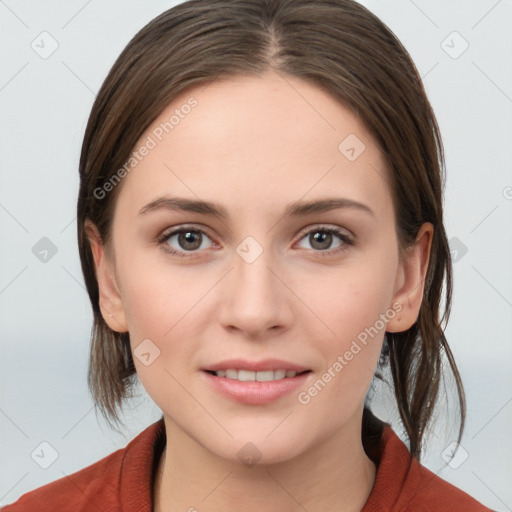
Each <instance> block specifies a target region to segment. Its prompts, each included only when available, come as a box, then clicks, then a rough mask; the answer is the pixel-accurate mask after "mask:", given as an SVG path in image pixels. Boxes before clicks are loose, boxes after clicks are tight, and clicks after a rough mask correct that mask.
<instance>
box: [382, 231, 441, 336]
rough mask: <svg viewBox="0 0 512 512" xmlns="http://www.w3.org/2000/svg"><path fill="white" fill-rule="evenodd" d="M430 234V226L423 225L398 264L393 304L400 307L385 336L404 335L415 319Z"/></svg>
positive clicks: (422, 284)
mask: <svg viewBox="0 0 512 512" xmlns="http://www.w3.org/2000/svg"><path fill="white" fill-rule="evenodd" d="M433 232H434V228H433V226H432V224H431V223H430V222H425V223H424V224H423V225H422V226H421V228H420V229H419V231H418V235H417V236H416V241H415V243H414V245H412V246H410V247H408V248H407V249H406V251H405V254H404V256H403V258H402V261H400V264H399V265H400V268H399V269H398V272H397V279H396V282H395V294H394V296H393V301H392V304H394V303H400V304H401V309H400V312H399V313H397V315H396V316H395V317H394V318H392V319H391V320H389V322H388V324H387V326H386V331H387V332H403V331H406V330H407V329H409V328H410V327H411V326H412V325H413V324H414V323H415V322H416V320H417V319H418V314H419V311H420V308H421V303H422V300H423V291H424V288H425V277H426V274H427V269H428V262H429V260H430V248H431V246H432V237H433Z"/></svg>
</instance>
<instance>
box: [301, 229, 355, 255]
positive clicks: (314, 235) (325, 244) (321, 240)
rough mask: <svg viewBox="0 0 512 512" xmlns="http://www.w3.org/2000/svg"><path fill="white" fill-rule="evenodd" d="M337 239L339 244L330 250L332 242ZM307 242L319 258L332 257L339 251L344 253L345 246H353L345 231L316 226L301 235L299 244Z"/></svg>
mask: <svg viewBox="0 0 512 512" xmlns="http://www.w3.org/2000/svg"><path fill="white" fill-rule="evenodd" d="M336 238H338V239H339V240H340V241H341V242H340V243H338V244H337V245H336V246H335V247H334V248H332V244H333V241H334V242H335V241H336ZM303 240H304V241H306V242H308V243H309V244H310V245H311V247H312V248H313V250H314V251H315V252H319V253H320V254H319V255H321V256H332V255H333V254H334V255H335V254H337V253H338V252H340V251H346V250H347V246H350V245H354V240H353V239H352V237H351V236H350V235H349V234H348V233H347V232H345V231H343V230H341V229H338V228H329V227H326V226H317V227H315V228H313V229H309V230H308V231H306V232H305V233H302V237H301V242H302V241H303Z"/></svg>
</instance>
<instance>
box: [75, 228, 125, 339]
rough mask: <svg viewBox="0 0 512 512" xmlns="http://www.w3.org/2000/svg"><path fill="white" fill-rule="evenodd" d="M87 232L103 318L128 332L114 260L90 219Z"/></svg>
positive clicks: (111, 325)
mask: <svg viewBox="0 0 512 512" xmlns="http://www.w3.org/2000/svg"><path fill="white" fill-rule="evenodd" d="M85 232H86V233H87V239H88V240H89V244H90V248H91V252H92V255H93V258H94V267H95V272H96V279H97V281H98V289H99V306H100V310H101V314H102V316H103V319H104V320H105V322H106V323H107V325H108V326H109V327H110V329H112V330H113V331H116V332H128V326H127V322H126V314H125V311H124V307H123V302H122V299H121V294H120V292H119V288H118V286H117V283H116V278H115V275H114V272H113V268H112V262H111V261H110V258H109V256H108V254H107V251H106V250H105V246H104V245H103V241H102V240H101V236H100V234H99V232H98V228H97V227H96V226H95V225H94V224H93V223H92V222H91V221H90V220H89V219H87V220H86V221H85Z"/></svg>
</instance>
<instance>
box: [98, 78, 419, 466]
mask: <svg viewBox="0 0 512 512" xmlns="http://www.w3.org/2000/svg"><path fill="white" fill-rule="evenodd" d="M187 105H188V107H187ZM173 115H174V117H171V116H173ZM143 146H145V147H146V150H144V149H142V148H143ZM136 149H137V150H138V153H137V155H138V156H137V155H136V158H137V163H136V165H134V166H133V168H132V169H131V170H130V172H129V173H127V175H126V176H125V177H124V178H123V180H122V183H121V185H118V186H121V187H122V188H121V190H120V195H119V197H118V200H117V203H116V208H115V214H114V219H113V237H112V240H111V242H112V246H111V247H112V249H113V254H112V260H111V262H110V263H111V265H112V267H111V268H112V269H113V270H112V275H111V277H109V278H101V279H100V289H101V290H102V291H101V300H100V303H101V307H102V312H103V315H104V317H105V319H106V321H107V322H108V323H109V325H110V326H111V327H112V328H113V329H114V330H117V331H121V332H122V331H129V333H130V340H131V344H132V350H133V352H134V361H135V365H136V369H137V373H138V376H139V378H140V381H141V382H142V384H143V386H144V387H145V389H146V390H147V392H148V394H149V395H150V396H151V398H152V399H153V400H154V401H155V402H156V404H157V405H158V406H159V407H160V408H161V410H162V411H163V413H164V415H165V419H166V425H167V428H168V429H171V431H172V432H174V433H175V435H176V439H186V440H188V441H192V442H193V443H194V444H195V443H197V444H195V445H196V446H198V447H199V448H200V449H206V450H208V451H209V452H210V453H214V454H216V455H219V456H221V457H223V458H226V459H231V460H233V461H236V460H237V459H241V457H246V456H249V457H251V456H252V457H253V459H254V458H256V459H257V458H260V457H261V458H260V462H276V461H282V460H286V459H291V458H293V457H295V456H298V455H300V454H301V453H304V452H305V451H306V450H307V449H308V448H310V447H313V446H315V445H317V446H318V445H319V444H321V443H323V442H325V441H327V440H328V439H332V438H333V436H335V435H336V434H337V433H339V432H342V431H345V432H348V431H349V430H350V431H351V432H352V433H354V432H356V431H357V432H360V428H361V423H360V422H361V413H362V407H363V403H364V398H365V395H366V392H367V390H368V387H369V385H370V382H371V380H372V377H373V374H374V370H375V367H376V364H377V361H378V357H379V354H380V351H381V346H382V341H383V337H384V333H385V330H386V328H385V322H386V321H390V320H391V319H393V320H392V321H393V322H396V321H397V317H398V316H399V314H398V313H397V311H398V310H399V309H400V308H401V307H402V306H401V305H400V304H397V303H396V301H397V300H399V299H400V297H402V296H400V293H402V294H403V292H404V287H405V285H404V283H405V281H404V276H405V274H404V272H403V271H402V270H403V268H402V263H401V262H400V260H399V255H398V241H397V236H396V231H395V217H394V211H393V204H392V198H391V191H390V188H389V185H388V182H387V177H386V176H387V172H388V171H387V169H386V167H385V161H384V159H383V157H382V154H381V152H380V150H379V149H378V147H377V145H376V143H375V141H374V139H373V138H372V136H371V135H370V134H369V132H368V131H367V130H366V129H365V127H364V126H363V124H362V123H361V122H359V121H358V119H357V118H356V117H355V116H354V115H353V114H352V113H351V112H350V111H349V110H348V109H346V108H344V107H343V106H342V105H341V104H339V103H338V102H337V101H336V100H335V99H333V98H332V97H330V96H329V95H327V94H326V93H324V92H323V91H322V90H321V89H319V88H317V87H316V86H313V85H311V84H308V83H306V82H303V81H301V80H298V79H294V78H290V77H286V79H284V78H283V77H281V76H279V75H277V74H272V73H269V74H265V75H263V76H261V77H236V78H231V79H229V80H222V81H217V82H214V83H212V84H210V85H209V86H207V87H205V86H204V85H203V86H200V87H197V88H194V89H190V90H188V91H186V92H185V93H182V94H181V96H179V97H178V98H177V99H176V100H175V101H173V102H172V104H170V105H169V106H168V108H167V109H166V110H165V111H164V112H162V114H161V115H160V117H159V118H158V119H157V120H156V121H155V122H154V123H153V125H152V126H151V127H150V128H149V129H148V130H147V131H146V133H145V134H144V135H143V136H142V137H141V138H140V140H139V142H138V144H137V147H136ZM132 163H133V161H132ZM165 201H168V202H167V203H166V202H165ZM329 201H331V203H329ZM200 202H205V203H208V205H206V206H205V205H202V206H201V205H199V203H200ZM180 203H181V204H182V208H179V204H180ZM148 205H153V206H148ZM166 205H167V206H166ZM187 205H188V206H187ZM183 206H185V207H183ZM333 206H335V207H333ZM214 210H215V212H220V213H221V214H222V215H218V214H216V213H213V212H214ZM178 230H182V231H181V232H178ZM336 231H337V232H338V233H336ZM187 233H188V235H187ZM167 235H169V236H167ZM165 238H167V239H165ZM104 263H106V264H108V262H107V261H104ZM103 268H107V267H106V266H104V267H103ZM102 275H103V274H102ZM104 275H108V273H106V274H104ZM109 279H111V281H109ZM402 302H403V301H402ZM109 314H112V315H113V316H112V317H109ZM402 315H403V312H402ZM407 327H409V325H406V326H404V328H407ZM388 330H392V329H389V328H388ZM233 360H238V361H233ZM214 369H217V370H219V369H220V370H222V369H224V370H226V369H231V370H238V369H245V370H249V371H248V372H247V371H246V372H240V373H237V372H235V373H233V372H228V375H227V376H226V377H223V376H222V375H223V374H222V371H221V373H219V374H217V375H213V374H211V373H208V370H210V371H212V370H214ZM251 369H252V370H253V371H258V373H252V372H251ZM293 369H295V371H297V372H299V371H301V370H309V371H308V372H306V373H304V374H302V375H298V376H295V377H291V376H288V377H286V376H285V377H284V379H283V372H279V371H276V372H275V373H272V370H288V371H292V370H293ZM259 371H261V373H259ZM285 375H292V373H288V374H285ZM228 377H231V378H228ZM232 377H235V378H232ZM240 378H241V379H245V378H247V379H255V378H256V379H259V380H257V381H256V382H252V383H251V382H239V381H238V380H237V379H240ZM266 379H274V380H273V382H262V383H260V382H259V381H260V380H266ZM315 383H316V384H315ZM351 429H354V430H351ZM247 443H252V444H251V445H249V444H247ZM244 450H245V451H244ZM246 452H247V453H246ZM244 460H245V459H244Z"/></svg>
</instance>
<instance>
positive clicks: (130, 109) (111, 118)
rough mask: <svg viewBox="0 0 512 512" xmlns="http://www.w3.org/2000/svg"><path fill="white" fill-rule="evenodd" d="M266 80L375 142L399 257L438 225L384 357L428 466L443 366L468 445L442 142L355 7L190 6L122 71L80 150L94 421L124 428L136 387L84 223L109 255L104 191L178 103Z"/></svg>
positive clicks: (166, 17)
mask: <svg viewBox="0 0 512 512" xmlns="http://www.w3.org/2000/svg"><path fill="white" fill-rule="evenodd" d="M269 70H274V71H276V72H278V73H280V74H281V75H282V76H286V75H288V76H293V77H298V78H301V79H303V80H307V81H309V82H310V83H312V84H315V85H317V86H319V87H321V88H322V89H323V90H324V91H325V92H327V93H328V94H330V95H332V96H333V97H335V98H336V99H338V100H339V101H340V102H342V103H343V104H344V105H346V106H348V107H349V108H351V110H352V111H353V112H354V113H355V114H356V115H357V116H358V117H359V118H360V119H361V120H362V121H363V122H364V124H365V125H366V127H367V128H368V129H369V130H370V131H371V133H372V134H373V135H374V136H375V138H376V140H377V141H378V143H379V145H380V148H381V150H382V152H383V154H384V156H385V157H386V159H387V163H388V166H389V169H390V170H391V172H390V175H391V177H390V188H391V192H392V195H393V200H394V207H395V213H396V219H397V226H396V229H397V236H398V240H399V245H400V248H401V249H403V248H405V247H407V246H409V245H411V244H413V243H414V241H415V238H416V235H417V233H418V230H419V228H420V226H421V225H422V224H423V223H424V222H431V223H432V224H433V226H434V234H433V240H432V246H431V255H430V261H429V265H428V270H427V275H426V280H425V288H424V295H423V302H422V305H421V309H420V312H419V315H418V318H417V321H416V322H415V324H414V325H413V326H412V327H411V328H410V329H408V330H407V331H405V332H399V333H386V339H387V343H385V344H384V348H385V350H386V352H385V354H384V355H386V360H387V361H389V367H390V370H391V375H392V379H393V384H394V393H395V397H396V402H397V404H398V411H399V413H400V417H401V421H402V422H403V425H404V428H405V431H406V433H407V436H408V438H409V442H410V452H411V455H413V456H415V457H416V458H418V459H419V458H420V455H421V448H422V439H423V435H424V432H425V428H426V426H427V425H428V423H429V421H430V420H431V419H432V416H433V411H434V406H435V405H436V402H437V399H438V395H439V387H440V382H441V378H442V375H443V371H442V370H443V362H444V361H443V359H444V358H446V360H447V361H448V363H449V369H450V371H451V373H452V375H453V376H454V378H455V383H456V388H457V393H458V403H459V405H460V427H459V441H460V438H461V436H462V431H463V427H464V420H465V399H464V391H463V387H462V382H461V379H460V375H459V372H458V370H457V367H456V364H455V362H454V359H453V356H452V353H451V351H450V348H449V347H448V344H447V341H446V338H445V336H444V326H443V325H442V324H443V322H445V323H446V322H447V321H448V317H449V313H450V307H451V293H452V267H451V259H450V251H449V247H448V242H447V238H446V233H445V229H444V225H443V207H442V199H441V198H442V193H443V189H444V165H445V164H444V151H443V146H442V141H441V136H440V133H439V128H438V125H437V122H436V119H435V116H434V113H433V111H432V108H431V106H430V104H429V101H428V99H427V97H426V93H425V90H424V88H423V85H422V82H421V78H420V76H419V74H418V71H417V70H416V67H415V66H414V63H413V62H412V59H411V57H410V56H409V54H408V53H407V51H406V50H405V48H404V47H403V46H402V44H401V43H400V42H399V41H398V39H397V38H396V36H395V35H394V34H393V33H392V32H391V31H390V30H389V29H388V28H387V27H386V25H385V24H384V23H382V22H381V21H380V20H379V19H378V18H377V17H376V16H375V15H373V14H372V13H371V12H370V11H369V10H367V9H366V8H365V7H363V6H361V5H360V4H358V3H356V2H355V1H353V0H314V1H313V0H190V1H188V2H185V3H182V4H179V5H177V6H176V7H173V8H172V9H169V10H168V11H166V12H164V13H163V14H161V15H160V16H158V17H157V18H155V19H154V20H152V21H151V22H150V23H149V24H147V25H146V26H145V27H143V28H142V29H141V30H140V31H139V32H138V33H137V34H136V35H135V37H134V38H133V39H132V40H131V41H130V42H129V44H128V45H127V46H126V48H125V49H124V50H123V52H122V53H121V55H120V56H119V58H118V59H117V61H116V62H115V64H114V65H113V67H112V69H111V71H110V73H109V74H108V76H107V78H106V79H105V81H104V83H103V85H102V87H101V89H100V91H99V93H98V95H97V98H96V100H95V102H94V105H93V108H92V111H91V115H90V118H89V121H88V124H87V128H86V132H85V136H84V141H83V146H82V152H81V157H80V191H79V197H78V215H77V223H78V243H79V251H80V258H81V263H82V269H83V273H84V277H85V283H86V286H87V291H88V293H89V297H90V300H91V303H92V307H93V312H94V326H93V330H92V336H91V338H92V339H91V350H90V364H89V374H88V383H89V387H90V390H91V392H92V395H93V398H94V401H95V403H96V405H97V407H98V408H99V409H100V411H101V412H102V414H103V415H104V416H105V418H106V419H107V420H108V421H110V422H111V424H113V422H114V421H115V422H117V423H118V422H119V415H118V411H119V409H120V408H121V407H122V402H123V399H124V398H126V397H127V396H128V395H129V392H130V389H131V386H132V385H133V383H134V381H135V380H134V377H135V375H136V374H135V367H134V364H133V359H132V355H131V350H130V344H129V335H128V333H117V332H113V331H112V330H110V328H109V327H108V326H107V324H106V323H105V321H104V320H103V317H102V315H101V312H100V307H99V301H98V283H97V280H96V276H95V268H94V260H93V257H92V252H91V248H90V246H89V241H88V239H87V236H86V231H85V221H86V219H89V220H90V221H92V223H93V224H94V225H95V226H96V227H97V229H98V231H99V233H100V236H101V238H102V241H103V244H104V245H105V246H106V247H108V242H109V240H110V230H111V222H112V214H113V211H114V210H113V209H114V206H115V201H116V197H117V194H119V190H120V188H121V187H122V183H120V184H119V185H118V186H116V187H113V189H112V191H111V192H110V193H109V194H107V195H106V197H101V198H98V197H97V195H98V194H95V190H98V188H101V187H104V185H105V183H107V182H108V181H109V179H112V176H113V175H114V173H115V172H116V170H118V169H120V168H122V167H123V165H124V164H125V162H126V161H127V160H128V158H129V156H130V154H131V152H132V151H133V148H134V146H135V144H136V142H137V140H138V139H139V138H140V136H141V135H142V134H143V133H144V132H145V130H146V129H147V128H148V127H149V125H150V124H151V123H152V122H153V121H154V120H155V119H156V118H157V117H158V115H159V114H160V113H161V112H162V110H163V109H164V108H165V107H166V106H167V105H168V104H169V103H170V102H171V101H172V100H173V98H175V97H176V96H177V95H178V93H180V92H182V91H184V90H185V89H187V88H190V87H192V86H196V85H198V84H206V83H208V82H211V81H213V80H215V79H216V78H221V77H227V76H230V75H236V74H238V75H241V74H242V75H261V74H262V73H264V72H266V71H269ZM104 190H105V189H104ZM444 281H445V284H446V289H445V305H444V311H443V315H442V317H440V301H441V296H442V287H443V282H444ZM376 425H377V428H376ZM379 425H380V427H381V426H382V423H379V420H376V418H375V417H374V416H373V415H372V413H371V411H370V409H369V408H366V407H365V410H364V413H363V432H362V435H363V440H364V439H365V438H368V439H369V438H371V437H372V436H373V435H374V434H375V432H378V431H379V428H380V427H379Z"/></svg>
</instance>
